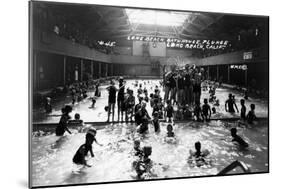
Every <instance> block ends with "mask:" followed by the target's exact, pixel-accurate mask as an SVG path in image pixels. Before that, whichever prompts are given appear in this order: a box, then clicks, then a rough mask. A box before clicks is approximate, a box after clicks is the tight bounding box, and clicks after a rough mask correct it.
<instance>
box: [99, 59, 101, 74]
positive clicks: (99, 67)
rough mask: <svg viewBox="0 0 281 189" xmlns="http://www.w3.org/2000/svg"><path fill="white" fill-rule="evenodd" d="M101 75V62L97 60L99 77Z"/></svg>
mask: <svg viewBox="0 0 281 189" xmlns="http://www.w3.org/2000/svg"><path fill="white" fill-rule="evenodd" d="M100 77H101V62H99V78H100Z"/></svg>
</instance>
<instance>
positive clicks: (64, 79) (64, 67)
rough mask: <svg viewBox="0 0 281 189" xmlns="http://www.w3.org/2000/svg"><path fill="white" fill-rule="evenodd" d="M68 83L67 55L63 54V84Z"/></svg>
mask: <svg viewBox="0 0 281 189" xmlns="http://www.w3.org/2000/svg"><path fill="white" fill-rule="evenodd" d="M65 84H66V56H63V85H65Z"/></svg>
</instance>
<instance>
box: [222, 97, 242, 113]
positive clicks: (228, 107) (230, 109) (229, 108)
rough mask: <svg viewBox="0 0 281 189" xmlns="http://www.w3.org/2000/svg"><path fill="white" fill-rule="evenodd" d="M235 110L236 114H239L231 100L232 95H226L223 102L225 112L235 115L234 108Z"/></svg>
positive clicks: (233, 101)
mask: <svg viewBox="0 0 281 189" xmlns="http://www.w3.org/2000/svg"><path fill="white" fill-rule="evenodd" d="M233 106H235V108H236V110H237V112H239V110H238V108H237V105H236V103H235V99H234V98H233V96H232V94H231V93H230V94H229V95H228V99H227V100H226V101H225V111H226V112H230V113H235V110H234V107H233Z"/></svg>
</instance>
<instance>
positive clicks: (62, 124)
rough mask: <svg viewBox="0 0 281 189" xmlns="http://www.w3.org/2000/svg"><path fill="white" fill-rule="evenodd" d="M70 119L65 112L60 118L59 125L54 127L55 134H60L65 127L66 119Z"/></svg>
mask: <svg viewBox="0 0 281 189" xmlns="http://www.w3.org/2000/svg"><path fill="white" fill-rule="evenodd" d="M69 119H70V117H69V116H68V115H66V114H63V115H62V116H61V118H60V122H59V125H58V126H57V128H56V135H57V136H62V135H63V134H64V132H65V130H66V129H67V121H68V120H69Z"/></svg>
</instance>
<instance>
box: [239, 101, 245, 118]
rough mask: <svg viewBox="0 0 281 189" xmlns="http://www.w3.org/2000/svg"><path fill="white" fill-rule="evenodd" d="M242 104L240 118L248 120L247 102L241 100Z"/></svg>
mask: <svg viewBox="0 0 281 189" xmlns="http://www.w3.org/2000/svg"><path fill="white" fill-rule="evenodd" d="M240 104H241V111H240V117H241V119H242V120H245V119H246V106H245V100H244V99H241V100H240Z"/></svg>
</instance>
